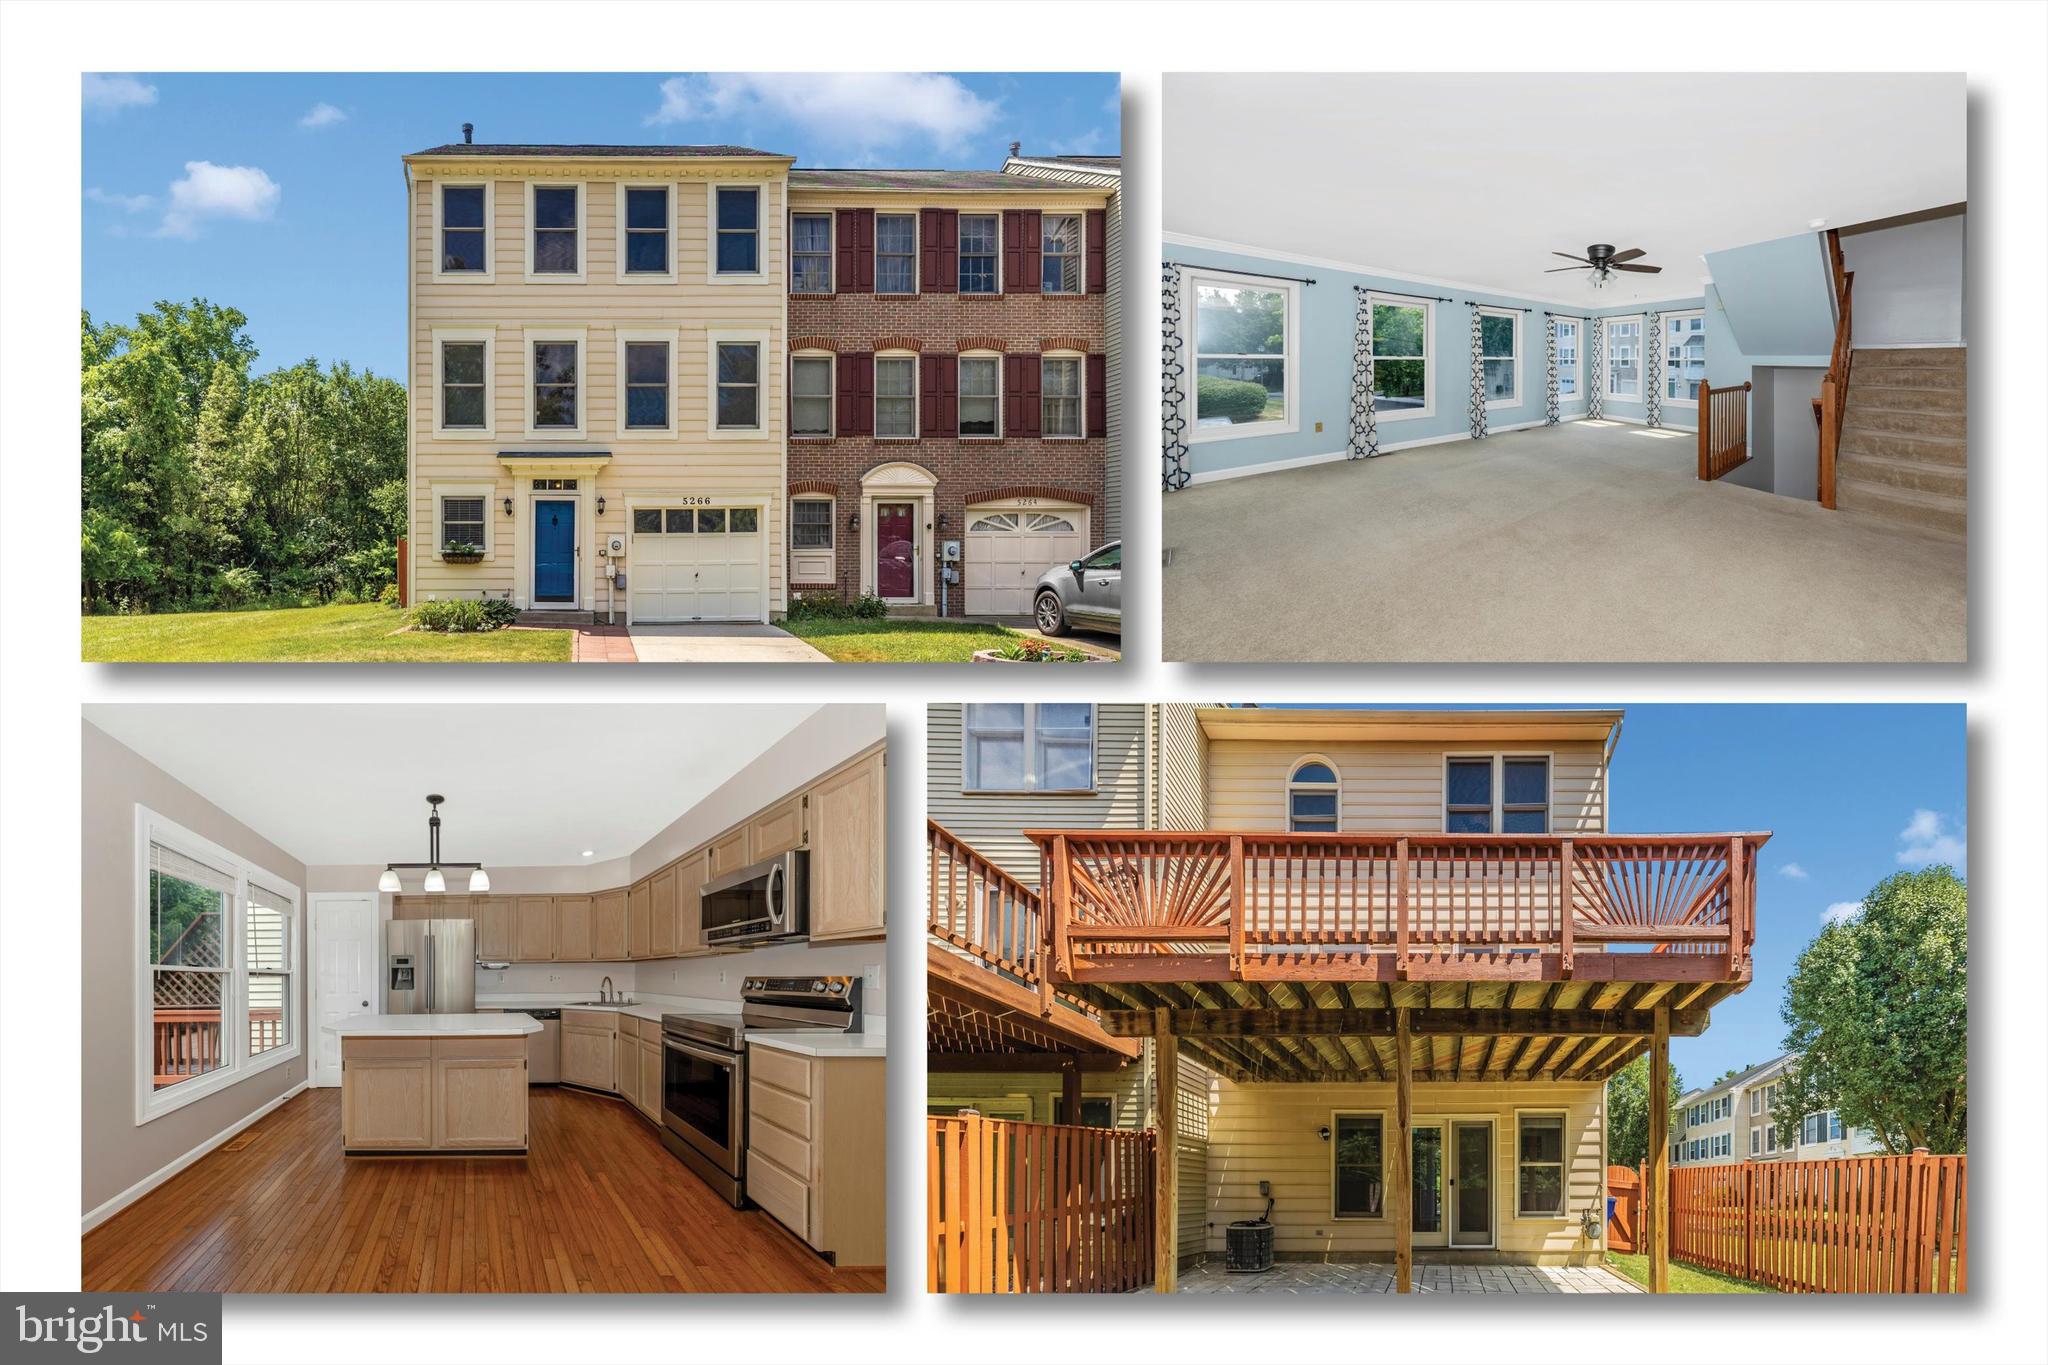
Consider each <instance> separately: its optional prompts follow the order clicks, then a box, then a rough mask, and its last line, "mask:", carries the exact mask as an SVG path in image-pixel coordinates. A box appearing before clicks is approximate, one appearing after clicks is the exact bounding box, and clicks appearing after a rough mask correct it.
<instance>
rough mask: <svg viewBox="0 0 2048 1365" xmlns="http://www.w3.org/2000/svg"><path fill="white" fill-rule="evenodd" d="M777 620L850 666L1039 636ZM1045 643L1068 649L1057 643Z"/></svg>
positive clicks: (899, 623) (954, 624) (981, 628)
mask: <svg viewBox="0 0 2048 1365" xmlns="http://www.w3.org/2000/svg"><path fill="white" fill-rule="evenodd" d="M781 624H782V628H783V629H784V630H786V631H788V632H789V633H790V634H791V635H794V636H796V637H797V638H798V639H801V640H807V641H809V642H810V643H811V645H812V646H814V647H815V648H816V649H818V650H819V651H820V652H822V653H823V654H825V655H826V656H828V657H829V658H831V659H832V660H833V661H834V662H835V663H852V664H964V663H968V662H970V661H971V660H972V659H973V656H974V652H975V651H976V650H979V649H996V648H999V647H1000V646H1002V645H1006V644H1009V643H1010V642H1011V641H1013V640H1024V639H1038V638H1041V637H1038V636H1027V635H1025V634H1023V633H1022V632H1020V631H1014V630H1011V629H1010V628H1009V627H1007V626H996V625H985V624H979V623H976V622H972V621H919V620H886V621H866V620H855V619H848V620H841V619H838V618H824V619H820V618H817V617H808V618H805V619H802V620H797V621H784V622H782V623H781ZM1051 643H1052V644H1054V645H1055V646H1057V647H1059V648H1063V649H1064V648H1068V646H1067V645H1066V644H1065V642H1063V641H1058V640H1055V641H1052V642H1051ZM1096 652H1100V651H1096Z"/></svg>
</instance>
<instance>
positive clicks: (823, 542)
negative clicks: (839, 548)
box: [789, 498, 832, 550]
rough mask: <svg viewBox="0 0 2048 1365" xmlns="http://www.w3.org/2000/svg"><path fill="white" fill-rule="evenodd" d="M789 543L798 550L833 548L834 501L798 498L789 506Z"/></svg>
mask: <svg viewBox="0 0 2048 1365" xmlns="http://www.w3.org/2000/svg"><path fill="white" fill-rule="evenodd" d="M789 543H790V545H791V547H792V548H794V549H798V550H829V549H831V548H832V500H831V499H830V498H798V499H796V500H795V501H794V502H792V503H790V505H789Z"/></svg>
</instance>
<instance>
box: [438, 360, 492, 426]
mask: <svg viewBox="0 0 2048 1365" xmlns="http://www.w3.org/2000/svg"><path fill="white" fill-rule="evenodd" d="M489 357H490V343H489V342H488V341H483V340H480V339H479V340H468V339H464V340H461V341H455V340H444V341H442V342H441V430H443V431H477V432H481V431H488V430H490V426H491V411H490V399H489V389H488V387H487V381H488V379H489V371H490V361H489Z"/></svg>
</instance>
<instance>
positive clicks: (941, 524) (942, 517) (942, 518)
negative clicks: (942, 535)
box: [939, 512, 946, 531]
mask: <svg viewBox="0 0 2048 1365" xmlns="http://www.w3.org/2000/svg"><path fill="white" fill-rule="evenodd" d="M939 529H940V530H941V531H943V530H945V529H946V514H945V513H944V512H941V513H939Z"/></svg>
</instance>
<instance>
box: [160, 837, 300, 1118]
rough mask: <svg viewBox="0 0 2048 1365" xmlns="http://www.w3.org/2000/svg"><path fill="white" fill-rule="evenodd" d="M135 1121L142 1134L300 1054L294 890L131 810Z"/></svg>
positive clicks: (213, 846)
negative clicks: (142, 953)
mask: <svg viewBox="0 0 2048 1365" xmlns="http://www.w3.org/2000/svg"><path fill="white" fill-rule="evenodd" d="M135 824H136V850H137V863H138V867H137V872H138V877H137V883H138V885H139V888H140V891H141V897H140V902H141V903H140V904H139V906H138V907H137V911H138V914H139V917H140V919H141V921H142V931H143V941H144V942H145V943H146V944H147V957H146V960H145V961H143V962H142V963H140V964H139V968H140V970H139V974H138V980H137V982H136V991H137V1001H136V1033H137V1051H136V1074H135V1098H136V1108H135V1119H136V1122H137V1123H146V1122H148V1121H149V1120H151V1119H154V1118H156V1117H158V1116H159V1115H162V1114H165V1113H168V1112H170V1111H171V1110H173V1109H177V1108H180V1107H181V1106H183V1105H185V1104H187V1103H190V1102H191V1101H192V1100H196V1099H198V1098H200V1097H201V1096H203V1095H208V1094H211V1093H213V1092H214V1091H217V1090H219V1089H221V1088H222V1087H224V1086H227V1085H232V1084H233V1083H235V1082H236V1081H237V1080H240V1079H242V1078H244V1077H246V1076H249V1075H252V1074H254V1073H255V1072H257V1071H261V1070H264V1069H266V1068H268V1067H269V1066H271V1065H273V1064H275V1063H277V1062H282V1061H284V1060H286V1059H287V1058H290V1057H295V1056H297V1055H298V1053H299V1050H300V1032H301V1025H300V1018H299V1008H298V988H299V960H300V954H299V924H300V920H299V906H300V896H299V889H298V888H297V887H296V886H294V885H292V884H291V883H290V882H288V881H286V880H285V879H283V878H281V877H277V876H273V875H272V874H270V873H268V872H266V871H264V870H263V869H261V868H259V867H257V866H255V865H254V864H252V863H250V862H248V861H247V860H245V859H243V858H241V857H239V856H238V855H236V854H234V853H232V852H230V851H229V850H228V849H225V848H222V847H221V846H219V845H218V844H215V843H212V842H211V841H209V840H207V839H205V838H203V837H201V836H200V835H197V834H194V833H193V832H192V831H190V830H187V829H185V828H184V827H182V826H180V825H177V824H175V823H173V822H172V821H170V820H167V819H165V818H164V817H162V816H160V815H157V814H156V813H155V812H154V811H151V810H149V809H147V808H145V807H142V806H137V807H136V821H135Z"/></svg>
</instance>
